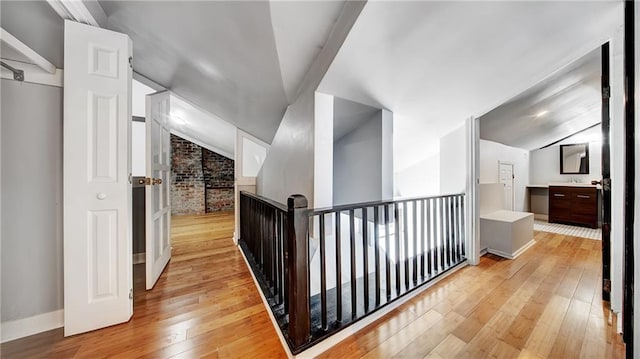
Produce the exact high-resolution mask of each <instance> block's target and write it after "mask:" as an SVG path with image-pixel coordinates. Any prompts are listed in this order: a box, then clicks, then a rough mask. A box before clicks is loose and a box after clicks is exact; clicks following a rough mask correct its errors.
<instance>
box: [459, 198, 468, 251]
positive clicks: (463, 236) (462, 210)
mask: <svg viewBox="0 0 640 359" xmlns="http://www.w3.org/2000/svg"><path fill="white" fill-rule="evenodd" d="M460 207H461V209H460V213H461V215H462V221H461V223H460V232H462V237H461V240H460V247H461V250H462V256H463V257H466V254H465V250H464V249H465V240H466V238H467V234H466V232H465V218H466V216H465V213H464V197H460Z"/></svg>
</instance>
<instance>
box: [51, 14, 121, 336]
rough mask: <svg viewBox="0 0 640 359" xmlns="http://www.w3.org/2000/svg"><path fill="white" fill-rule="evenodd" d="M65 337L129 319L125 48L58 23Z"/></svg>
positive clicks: (95, 31) (108, 37) (113, 37)
mask: <svg viewBox="0 0 640 359" xmlns="http://www.w3.org/2000/svg"><path fill="white" fill-rule="evenodd" d="M64 36H65V39H64V43H65V48H64V51H65V57H64V58H65V71H64V84H65V86H64V124H63V128H64V145H63V147H64V149H63V151H64V166H63V167H64V309H65V310H64V333H65V336H68V335H73V334H77V333H82V332H86V331H90V330H94V329H99V328H102V327H106V326H110V325H114V324H118V323H122V322H126V321H128V320H129V319H130V318H131V315H132V314H133V301H132V300H131V297H130V291H131V289H132V287H133V271H132V247H131V243H132V242H131V184H130V182H129V173H130V168H131V162H130V158H129V147H130V138H131V136H130V134H131V121H130V119H131V113H130V111H131V110H130V109H131V106H130V102H131V75H132V70H131V68H130V66H129V56H130V55H131V53H132V45H131V41H130V40H129V37H128V36H127V35H124V34H120V33H116V32H113V31H108V30H104V29H100V28H97V27H93V26H88V25H84V24H79V23H76V22H72V21H65V34H64Z"/></svg>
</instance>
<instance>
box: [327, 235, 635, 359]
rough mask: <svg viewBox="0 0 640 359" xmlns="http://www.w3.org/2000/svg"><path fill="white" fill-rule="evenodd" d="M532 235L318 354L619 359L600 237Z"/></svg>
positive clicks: (620, 346)
mask: <svg viewBox="0 0 640 359" xmlns="http://www.w3.org/2000/svg"><path fill="white" fill-rule="evenodd" d="M535 237H536V241H537V243H536V244H535V245H534V246H533V247H531V248H530V249H529V250H527V251H526V252H525V253H523V254H522V255H521V256H520V257H518V258H517V259H516V260H505V259H502V258H500V257H497V256H493V255H486V256H483V257H482V259H481V261H480V265H478V266H469V267H466V268H464V269H462V270H460V271H458V272H457V273H455V274H453V275H451V276H450V277H448V278H446V279H445V280H443V281H441V282H440V283H438V284H436V285H435V286H434V287H432V288H430V289H429V290H427V291H425V292H423V293H421V294H420V295H418V296H417V297H415V298H413V299H412V300H410V301H409V302H407V303H405V304H403V305H402V306H400V307H399V308H397V309H396V310H394V311H392V312H391V313H389V314H388V315H386V316H384V317H383V318H381V319H380V320H378V321H376V322H374V323H373V324H371V325H369V326H368V327H366V328H365V329H363V330H361V331H360V332H358V333H356V334H355V335H353V336H351V337H349V338H347V339H345V340H343V341H342V342H340V343H339V344H338V345H336V346H334V347H332V348H331V349H330V350H329V351H327V352H325V353H324V354H322V355H321V356H320V357H321V358H623V357H624V343H622V341H621V338H620V336H619V335H617V334H616V333H615V327H616V320H615V317H614V316H612V315H610V314H609V308H608V305H607V304H603V303H602V298H601V292H600V280H601V264H600V263H601V262H600V261H601V259H600V258H601V242H600V241H596V240H592V239H586V238H578V237H571V236H565V235H561V234H555V233H546V232H536V234H535Z"/></svg>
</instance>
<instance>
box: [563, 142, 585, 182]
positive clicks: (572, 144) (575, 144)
mask: <svg viewBox="0 0 640 359" xmlns="http://www.w3.org/2000/svg"><path fill="white" fill-rule="evenodd" d="M577 145H583V146H584V147H585V154H586V157H585V158H586V160H585V165H586V166H585V167H586V170H585V172H580V171H579V170H578V171H576V172H565V171H564V156H563V153H564V148H565V147H571V146H577ZM560 174H561V175H588V174H589V142H584V143H571V144H567V145H560Z"/></svg>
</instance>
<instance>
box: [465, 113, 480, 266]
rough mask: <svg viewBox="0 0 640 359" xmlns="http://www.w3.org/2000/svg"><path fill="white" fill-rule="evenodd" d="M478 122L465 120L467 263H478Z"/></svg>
mask: <svg viewBox="0 0 640 359" xmlns="http://www.w3.org/2000/svg"><path fill="white" fill-rule="evenodd" d="M479 126H480V123H479V119H478V118H474V117H470V118H469V119H468V120H467V123H466V127H467V143H468V146H469V148H468V151H467V195H466V197H467V198H466V199H465V201H466V205H465V210H466V220H467V221H466V222H467V225H466V228H465V229H466V236H467V258H468V261H469V264H472V265H477V264H478V263H480V208H479V205H480V204H479V202H480V201H479V199H478V195H479V193H480V191H479V187H478V186H479V184H480V171H479V166H480V155H479V153H480V127H479Z"/></svg>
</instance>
